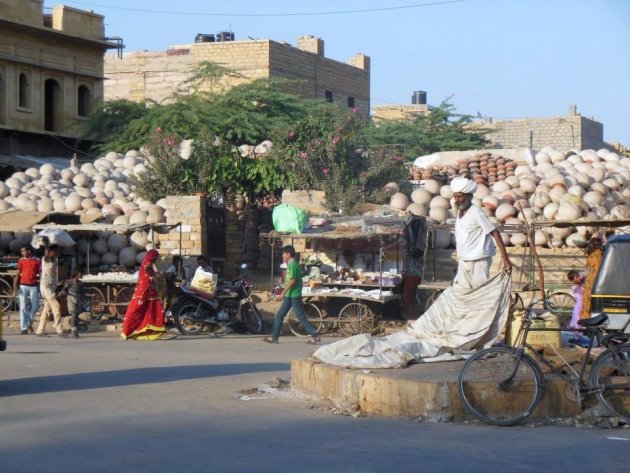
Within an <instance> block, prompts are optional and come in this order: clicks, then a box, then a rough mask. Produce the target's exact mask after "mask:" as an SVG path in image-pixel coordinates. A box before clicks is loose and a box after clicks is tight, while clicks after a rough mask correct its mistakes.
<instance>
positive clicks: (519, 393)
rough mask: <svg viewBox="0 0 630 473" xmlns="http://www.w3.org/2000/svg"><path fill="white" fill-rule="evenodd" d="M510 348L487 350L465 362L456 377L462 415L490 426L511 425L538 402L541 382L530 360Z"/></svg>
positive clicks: (542, 385) (517, 421) (535, 367)
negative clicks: (463, 411) (465, 413)
mask: <svg viewBox="0 0 630 473" xmlns="http://www.w3.org/2000/svg"><path fill="white" fill-rule="evenodd" d="M516 355H517V351H516V350H515V349H513V348H488V349H487V350H482V351H480V352H479V353H476V354H475V355H473V356H472V357H471V358H469V359H468V361H467V362H466V364H465V365H464V367H463V368H462V372H461V373H460V375H459V382H458V390H459V397H460V399H461V400H462V403H463V404H464V408H465V409H466V412H468V413H469V414H470V415H471V416H473V417H475V418H477V419H479V420H481V421H483V422H485V423H487V424H492V425H500V426H507V425H514V424H517V423H519V422H521V421H522V420H524V419H525V418H527V417H528V416H529V415H530V414H531V413H532V412H533V411H534V409H535V408H536V406H537V405H538V403H539V402H540V400H541V399H542V396H543V392H544V379H543V376H542V373H541V371H540V368H539V367H538V365H537V364H536V362H535V361H534V360H532V359H531V358H530V357H529V356H528V355H526V354H525V353H523V354H522V355H521V359H520V362H519V360H518V358H517V356H516Z"/></svg>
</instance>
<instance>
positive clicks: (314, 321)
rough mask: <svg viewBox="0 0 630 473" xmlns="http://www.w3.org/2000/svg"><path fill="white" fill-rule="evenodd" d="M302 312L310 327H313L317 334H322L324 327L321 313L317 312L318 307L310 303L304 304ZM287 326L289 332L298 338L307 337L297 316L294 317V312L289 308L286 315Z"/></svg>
mask: <svg viewBox="0 0 630 473" xmlns="http://www.w3.org/2000/svg"><path fill="white" fill-rule="evenodd" d="M304 312H306V318H307V319H308V321H309V322H310V323H311V325H312V326H313V327H315V330H317V332H318V333H322V332H321V331H322V327H323V325H324V320H323V317H322V311H321V310H319V307H317V306H316V305H315V304H313V303H312V302H305V303H304ZM287 325H288V326H289V330H291V332H293V334H294V335H297V336H298V337H307V336H308V332H307V331H306V329H305V328H304V327H302V324H301V323H300V321H299V320H298V318H297V315H295V311H294V310H293V308H291V310H290V311H289V313H288V316H287Z"/></svg>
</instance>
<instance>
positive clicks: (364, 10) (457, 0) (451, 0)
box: [47, 0, 465, 18]
mask: <svg viewBox="0 0 630 473" xmlns="http://www.w3.org/2000/svg"><path fill="white" fill-rule="evenodd" d="M463 1H465V0H444V1H441V2H430V3H416V4H413V5H401V6H397V7H381V8H362V9H357V10H336V11H334V10H333V11H320V12H304V13H204V12H192V11H189V12H184V11H170V10H152V9H145V8H130V7H115V6H111V5H106V4H102V3H93V2H75V1H72V0H69V1H68V2H67V3H70V4H77V5H85V6H91V7H98V8H108V9H111V10H123V11H129V12H138V13H155V14H162V15H187V16H214V17H259V18H260V17H277V16H285V17H286V16H324V15H350V14H357V13H375V12H384V11H394V10H410V9H413V8H422V7H430V6H436V5H446V4H449V3H461V2H463ZM47 8H48V7H47Z"/></svg>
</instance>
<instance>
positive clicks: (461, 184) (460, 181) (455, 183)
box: [451, 177, 477, 194]
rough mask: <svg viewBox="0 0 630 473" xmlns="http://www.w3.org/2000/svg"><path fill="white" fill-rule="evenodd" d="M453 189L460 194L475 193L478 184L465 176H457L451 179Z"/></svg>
mask: <svg viewBox="0 0 630 473" xmlns="http://www.w3.org/2000/svg"><path fill="white" fill-rule="evenodd" d="M451 190H452V191H453V192H457V193H460V194H474V193H475V191H476V190H477V184H475V181H471V180H470V179H466V178H465V177H456V178H455V179H453V180H452V181H451Z"/></svg>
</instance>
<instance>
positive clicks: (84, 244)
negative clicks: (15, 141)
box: [0, 150, 165, 267]
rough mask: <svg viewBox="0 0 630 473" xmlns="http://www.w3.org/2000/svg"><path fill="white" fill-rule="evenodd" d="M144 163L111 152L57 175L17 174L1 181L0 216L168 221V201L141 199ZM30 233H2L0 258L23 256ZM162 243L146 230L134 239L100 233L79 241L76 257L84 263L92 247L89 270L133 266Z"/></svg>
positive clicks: (47, 169) (47, 171) (47, 167)
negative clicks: (137, 180)
mask: <svg viewBox="0 0 630 473" xmlns="http://www.w3.org/2000/svg"><path fill="white" fill-rule="evenodd" d="M145 169H146V168H145V158H144V157H142V156H141V155H140V154H139V153H138V152H137V151H134V150H132V151H129V152H127V153H126V154H125V155H122V154H118V153H114V152H110V153H107V155H105V156H104V157H101V158H98V159H96V160H95V161H94V162H90V163H85V164H82V165H81V166H78V165H77V166H70V167H68V168H65V169H61V170H58V169H56V168H55V167H54V166H53V165H51V164H44V165H43V166H41V167H39V168H30V169H27V170H25V171H24V172H16V173H14V174H13V175H12V176H11V177H9V178H8V179H7V180H6V181H4V182H0V211H10V210H24V211H33V212H61V213H73V214H75V215H79V216H81V217H83V218H84V219H87V220H89V221H95V222H107V223H114V224H129V223H132V224H145V223H148V224H154V223H160V222H164V221H165V215H164V213H165V208H164V206H163V204H164V202H157V203H156V204H154V203H152V202H149V201H148V200H145V199H142V198H140V197H137V196H136V195H135V193H134V185H133V178H134V177H136V176H138V175H139V174H140V173H142V172H144V171H145ZM31 238H32V234H31V233H16V234H13V233H2V235H1V236H0V256H2V255H4V254H10V253H14V254H17V253H19V249H20V246H22V245H23V244H26V243H29V242H30V240H31ZM153 240H155V241H156V242H157V238H156V237H154V236H153V235H151V234H150V232H146V231H137V232H135V233H132V234H130V235H124V234H121V233H111V232H99V233H98V234H96V235H95V238H92V239H90V240H89V241H88V239H87V238H86V237H83V238H81V239H79V240H78V250H79V251H78V254H77V258H78V260H79V264H80V265H81V264H83V262H84V260H85V255H86V253H87V250H88V243H89V247H90V266H92V265H98V264H106V265H116V264H118V263H120V264H123V265H125V266H127V267H134V266H135V265H136V264H137V263H138V262H140V261H142V258H143V257H144V255H145V251H146V250H147V249H150V248H153V246H154V244H153V243H152V241H153Z"/></svg>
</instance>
